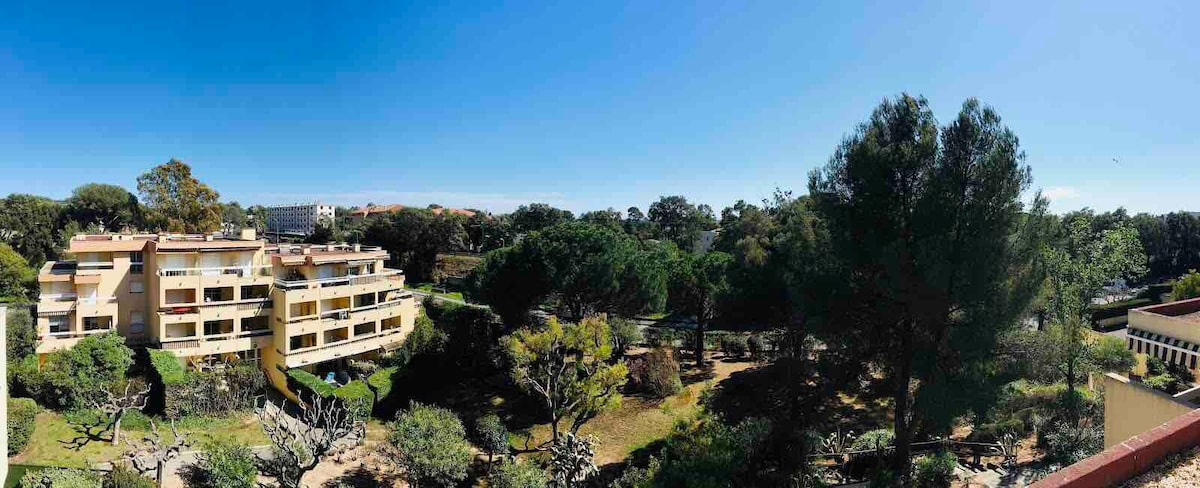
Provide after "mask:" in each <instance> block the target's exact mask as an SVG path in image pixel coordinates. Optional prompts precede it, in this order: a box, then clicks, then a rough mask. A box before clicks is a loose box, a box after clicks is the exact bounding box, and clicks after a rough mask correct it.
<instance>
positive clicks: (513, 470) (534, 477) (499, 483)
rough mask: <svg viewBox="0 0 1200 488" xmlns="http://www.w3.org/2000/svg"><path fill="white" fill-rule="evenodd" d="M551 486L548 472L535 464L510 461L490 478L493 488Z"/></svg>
mask: <svg viewBox="0 0 1200 488" xmlns="http://www.w3.org/2000/svg"><path fill="white" fill-rule="evenodd" d="M548 485H549V479H548V478H547V477H546V472H545V471H544V470H543V469H542V468H539V467H537V466H535V465H534V464H533V463H530V462H523V463H521V462H517V461H516V460H513V461H508V462H506V463H504V464H501V465H500V467H499V468H497V469H496V470H494V471H492V474H491V476H489V477H488V486H490V487H491V488H545V487H546V486H548Z"/></svg>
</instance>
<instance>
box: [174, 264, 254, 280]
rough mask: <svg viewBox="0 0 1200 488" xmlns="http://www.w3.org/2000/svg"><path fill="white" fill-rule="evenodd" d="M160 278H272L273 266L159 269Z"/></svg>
mask: <svg viewBox="0 0 1200 488" xmlns="http://www.w3.org/2000/svg"><path fill="white" fill-rule="evenodd" d="M158 275H159V276H167V277H178V276H222V275H235V276H237V277H238V278H249V277H266V276H271V265H269V264H254V265H250V266H222V267H217V268H158Z"/></svg>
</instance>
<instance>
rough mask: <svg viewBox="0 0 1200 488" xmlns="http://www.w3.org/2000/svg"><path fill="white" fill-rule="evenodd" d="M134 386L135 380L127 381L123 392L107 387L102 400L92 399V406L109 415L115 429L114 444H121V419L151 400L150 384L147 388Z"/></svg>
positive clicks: (110, 425)
mask: <svg viewBox="0 0 1200 488" xmlns="http://www.w3.org/2000/svg"><path fill="white" fill-rule="evenodd" d="M133 387H134V382H133V381H127V382H125V389H124V391H123V392H122V393H121V394H116V393H113V391H112V390H111V389H108V388H106V389H104V397H103V398H102V399H101V400H99V401H97V400H92V408H95V409H96V410H99V411H101V412H104V414H105V415H107V416H108V419H109V420H108V422H109V423H108V426H109V428H110V429H112V431H113V436H112V443H113V445H114V446H117V445H120V444H121V419H122V418H123V417H124V416H125V412H126V411H128V410H130V409H137V410H141V409H144V408H146V404H147V403H149V401H150V385H145V388H141V387H139V388H137V389H136V390H134V389H132V388H133Z"/></svg>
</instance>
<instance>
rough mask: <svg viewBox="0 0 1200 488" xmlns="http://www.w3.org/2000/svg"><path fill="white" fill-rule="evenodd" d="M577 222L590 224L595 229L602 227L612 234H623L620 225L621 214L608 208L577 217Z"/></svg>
mask: <svg viewBox="0 0 1200 488" xmlns="http://www.w3.org/2000/svg"><path fill="white" fill-rule="evenodd" d="M579 221H580V222H584V223H588V224H592V225H594V226H596V227H603V228H605V229H608V230H611V231H613V232H624V228H623V227H622V225H621V212H618V211H616V210H613V209H612V207H609V208H608V209H607V210H593V211H591V212H585V213H584V214H583V215H580V216H579Z"/></svg>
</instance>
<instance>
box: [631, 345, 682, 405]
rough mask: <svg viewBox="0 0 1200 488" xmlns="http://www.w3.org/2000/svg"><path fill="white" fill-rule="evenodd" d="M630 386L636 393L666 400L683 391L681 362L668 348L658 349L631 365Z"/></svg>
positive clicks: (637, 359)
mask: <svg viewBox="0 0 1200 488" xmlns="http://www.w3.org/2000/svg"><path fill="white" fill-rule="evenodd" d="M629 386H630V388H631V389H633V390H634V391H640V392H643V393H647V394H649V395H651V396H654V397H656V398H666V397H669V396H671V395H674V394H676V393H679V391H680V390H682V389H683V383H682V382H681V381H680V380H679V362H678V361H676V360H675V354H674V353H673V352H672V351H671V350H670V349H668V348H666V347H658V348H655V349H653V350H651V351H650V352H647V353H646V354H643V355H642V356H641V357H638V358H636V359H634V360H632V361H630V363H629Z"/></svg>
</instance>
